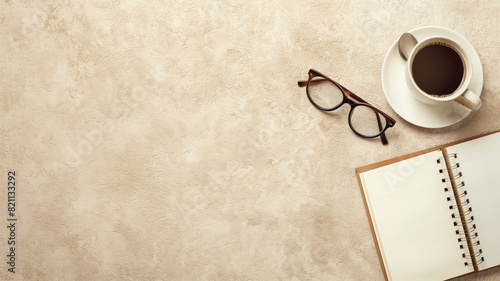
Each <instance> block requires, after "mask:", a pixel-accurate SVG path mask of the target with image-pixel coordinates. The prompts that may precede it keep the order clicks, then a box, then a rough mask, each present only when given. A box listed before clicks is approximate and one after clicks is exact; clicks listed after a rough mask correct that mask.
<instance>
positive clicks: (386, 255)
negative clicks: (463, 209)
mask: <svg viewBox="0 0 500 281" xmlns="http://www.w3.org/2000/svg"><path fill="white" fill-rule="evenodd" d="M442 156H443V154H442V152H441V151H433V152H430V153H427V154H423V155H420V156H418V157H414V158H411V159H407V160H404V161H400V162H397V163H394V164H391V165H387V166H383V167H380V168H377V169H374V170H370V171H367V172H364V173H360V179H361V183H362V186H363V189H364V192H365V197H366V200H367V203H368V208H369V209H370V213H371V219H372V221H373V225H374V229H375V235H376V236H377V240H378V241H379V247H380V251H381V255H382V258H383V261H384V264H385V268H386V272H387V273H388V278H389V280H405V281H408V280H426V281H427V280H444V279H449V278H453V277H456V276H459V275H463V274H466V273H469V272H471V271H472V268H471V267H466V266H465V265H464V258H463V257H462V254H463V253H464V252H463V251H464V250H461V249H460V247H459V243H458V241H457V237H456V234H455V230H456V228H455V226H453V221H452V218H451V211H450V209H449V204H448V202H447V200H446V197H447V195H449V194H447V193H446V192H445V191H444V187H445V185H446V183H443V182H442V178H443V176H442V174H440V173H439V169H440V168H443V167H444V166H440V165H439V164H437V162H436V160H437V159H438V158H440V157H442ZM441 162H443V161H441ZM467 254H468V253H467Z"/></svg>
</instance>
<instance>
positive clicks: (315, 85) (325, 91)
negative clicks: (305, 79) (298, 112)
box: [308, 79, 344, 109]
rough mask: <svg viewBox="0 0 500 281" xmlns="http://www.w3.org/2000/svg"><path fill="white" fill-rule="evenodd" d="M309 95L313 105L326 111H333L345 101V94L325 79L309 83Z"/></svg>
mask: <svg viewBox="0 0 500 281" xmlns="http://www.w3.org/2000/svg"><path fill="white" fill-rule="evenodd" d="M308 93H309V97H310V98H311V100H312V101H313V103H315V104H316V105H317V106H319V107H322V108H324V109H333V108H335V107H337V106H339V105H340V104H341V103H342V101H343V100H344V94H343V93H342V91H341V90H340V89H339V87H337V85H335V84H333V83H332V82H330V81H328V80H325V79H318V80H312V81H311V82H309V85H308Z"/></svg>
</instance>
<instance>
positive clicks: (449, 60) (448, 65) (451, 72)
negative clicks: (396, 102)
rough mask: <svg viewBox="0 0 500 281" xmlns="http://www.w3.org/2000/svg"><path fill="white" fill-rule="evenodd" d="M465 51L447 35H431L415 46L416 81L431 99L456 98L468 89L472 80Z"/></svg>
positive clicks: (411, 67)
mask: <svg viewBox="0 0 500 281" xmlns="http://www.w3.org/2000/svg"><path fill="white" fill-rule="evenodd" d="M470 66H471V65H470V62H469V60H468V58H467V56H466V55H465V52H464V51H463V50H462V48H460V46H458V45H457V44H456V43H455V42H453V41H451V40H450V39H447V38H437V37H436V38H428V39H426V40H424V41H422V42H420V43H419V44H417V46H416V47H415V48H414V50H413V52H412V53H411V54H410V59H409V69H408V71H409V74H410V75H409V76H410V80H412V81H411V82H412V84H413V85H414V86H415V87H416V88H417V89H418V90H419V92H420V93H421V94H422V95H424V96H425V97H426V98H427V99H431V100H434V101H448V100H453V99H455V98H456V97H457V96H459V95H461V94H462V93H463V92H465V91H466V90H467V87H468V86H469V83H470V80H471V70H470Z"/></svg>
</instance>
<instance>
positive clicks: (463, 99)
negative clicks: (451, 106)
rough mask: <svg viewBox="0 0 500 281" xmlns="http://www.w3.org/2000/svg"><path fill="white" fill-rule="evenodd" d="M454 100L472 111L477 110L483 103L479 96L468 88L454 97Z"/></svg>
mask: <svg viewBox="0 0 500 281" xmlns="http://www.w3.org/2000/svg"><path fill="white" fill-rule="evenodd" d="M455 101H456V102H458V103H459V104H461V105H463V106H465V107H467V108H468V109H470V110H474V111H476V110H478V109H479V108H480V107H481V105H482V104H483V102H482V101H481V100H480V99H479V97H478V96H477V95H476V94H474V92H472V91H471V90H469V89H467V91H466V92H465V93H464V94H463V95H461V96H459V97H458V98H456V99H455Z"/></svg>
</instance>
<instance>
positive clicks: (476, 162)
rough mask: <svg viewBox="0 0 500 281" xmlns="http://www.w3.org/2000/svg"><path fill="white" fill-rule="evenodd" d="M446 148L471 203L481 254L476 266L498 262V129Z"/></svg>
mask: <svg viewBox="0 0 500 281" xmlns="http://www.w3.org/2000/svg"><path fill="white" fill-rule="evenodd" d="M447 149H448V153H457V159H456V161H457V162H458V163H459V164H460V168H459V169H460V171H461V172H462V178H461V180H463V181H464V183H465V187H464V188H465V190H466V191H467V197H468V198H469V200H470V205H469V206H470V207H472V215H473V216H474V224H475V225H476V227H477V229H476V231H477V233H478V235H479V237H478V239H479V241H480V242H481V244H480V246H479V248H481V249H482V251H483V257H484V262H483V263H482V264H480V265H479V269H480V270H481V269H486V268H490V267H493V266H497V265H500V133H495V134H492V135H488V136H484V137H481V138H478V139H474V140H471V141H468V142H464V143H461V144H457V145H454V146H451V147H449V148H447Z"/></svg>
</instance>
